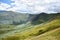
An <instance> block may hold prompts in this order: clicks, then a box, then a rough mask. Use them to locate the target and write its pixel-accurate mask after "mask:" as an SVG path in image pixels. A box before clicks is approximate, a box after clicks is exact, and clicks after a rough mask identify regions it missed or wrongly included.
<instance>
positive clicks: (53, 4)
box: [0, 0, 60, 13]
mask: <svg viewBox="0 0 60 40" xmlns="http://www.w3.org/2000/svg"><path fill="white" fill-rule="evenodd" d="M0 10H7V11H15V12H21V13H40V12H48V13H54V12H60V0H0Z"/></svg>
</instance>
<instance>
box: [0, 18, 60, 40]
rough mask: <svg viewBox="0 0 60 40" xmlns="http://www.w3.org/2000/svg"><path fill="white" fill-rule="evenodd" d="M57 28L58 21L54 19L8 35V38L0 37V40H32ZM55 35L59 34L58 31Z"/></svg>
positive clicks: (59, 26)
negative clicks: (31, 39)
mask: <svg viewBox="0 0 60 40" xmlns="http://www.w3.org/2000/svg"><path fill="white" fill-rule="evenodd" d="M57 28H60V19H55V20H53V21H51V22H47V23H43V24H40V25H35V26H32V25H31V27H29V28H26V29H25V30H23V31H21V32H17V33H15V34H13V35H12V34H9V35H10V36H9V35H3V36H5V37H0V40H24V39H28V40H29V38H34V37H36V36H39V35H42V34H44V33H46V32H49V31H52V30H54V29H57ZM10 33H11V32H10ZM57 33H59V30H58V31H57ZM7 34H8V33H7ZM56 35H57V34H56ZM33 40H35V39H33Z"/></svg>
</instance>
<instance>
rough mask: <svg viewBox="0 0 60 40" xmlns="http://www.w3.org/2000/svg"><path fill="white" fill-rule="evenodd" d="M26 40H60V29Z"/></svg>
mask: <svg viewBox="0 0 60 40" xmlns="http://www.w3.org/2000/svg"><path fill="white" fill-rule="evenodd" d="M26 40H60V28H56V29H54V30H51V31H49V32H46V33H44V34H42V35H39V36H37V37H33V38H31V39H26Z"/></svg>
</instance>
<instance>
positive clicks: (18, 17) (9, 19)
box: [0, 11, 29, 25]
mask: <svg viewBox="0 0 60 40" xmlns="http://www.w3.org/2000/svg"><path fill="white" fill-rule="evenodd" d="M28 17H29V14H22V13H17V12H12V11H0V24H15V25H16V24H21V23H25V22H26V21H27V19H28Z"/></svg>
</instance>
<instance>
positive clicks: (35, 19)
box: [29, 13, 60, 25]
mask: <svg viewBox="0 0 60 40" xmlns="http://www.w3.org/2000/svg"><path fill="white" fill-rule="evenodd" d="M30 16H31V17H30V18H29V20H30V21H31V23H32V24H33V25H36V24H41V23H44V22H48V21H52V20H53V19H56V18H60V13H56V14H54V13H52V14H47V13H40V14H30Z"/></svg>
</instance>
